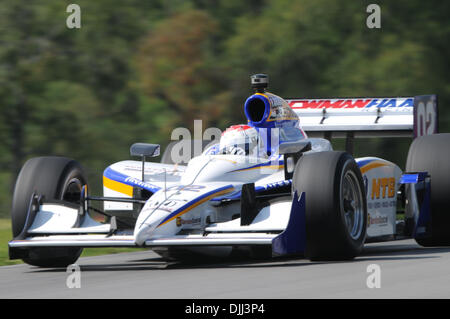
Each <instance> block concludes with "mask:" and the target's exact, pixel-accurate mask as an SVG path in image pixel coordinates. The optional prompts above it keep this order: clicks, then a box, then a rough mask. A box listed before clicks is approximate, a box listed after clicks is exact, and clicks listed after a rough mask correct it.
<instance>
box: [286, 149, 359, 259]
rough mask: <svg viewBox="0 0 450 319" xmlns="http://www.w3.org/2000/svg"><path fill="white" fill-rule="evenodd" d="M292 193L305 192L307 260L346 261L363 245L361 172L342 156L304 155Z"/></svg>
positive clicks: (352, 160) (331, 152) (348, 156)
mask: <svg viewBox="0 0 450 319" xmlns="http://www.w3.org/2000/svg"><path fill="white" fill-rule="evenodd" d="M292 181H293V191H296V192H297V194H298V196H300V194H301V193H302V192H305V204H306V209H305V212H306V251H305V256H306V257H308V258H309V259H310V260H347V259H352V258H354V257H355V256H357V255H358V254H359V253H360V252H361V250H362V248H363V245H364V240H365V237H366V226H367V204H366V202H367V201H366V194H365V191H364V183H363V179H362V176H361V171H360V169H359V167H358V165H357V164H356V162H355V160H354V159H353V157H352V156H351V155H350V154H348V153H345V152H335V151H330V152H318V153H310V154H305V155H303V156H302V157H300V159H299V161H298V162H297V164H296V167H295V171H294V176H293V179H292Z"/></svg>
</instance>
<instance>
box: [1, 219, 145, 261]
mask: <svg viewBox="0 0 450 319" xmlns="http://www.w3.org/2000/svg"><path fill="white" fill-rule="evenodd" d="M11 238H12V232H11V220H10V219H7V218H0V266H6V265H16V264H21V263H23V261H22V260H20V259H15V260H9V256H8V242H9V241H10V240H11ZM145 250H148V249H145V248H103V247H102V248H85V249H83V253H82V254H81V257H88V256H99V255H108V254H118V253H124V252H132V251H145Z"/></svg>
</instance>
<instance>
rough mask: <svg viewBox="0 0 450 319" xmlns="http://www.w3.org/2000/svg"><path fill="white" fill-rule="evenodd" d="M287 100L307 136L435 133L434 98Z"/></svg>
mask: <svg viewBox="0 0 450 319" xmlns="http://www.w3.org/2000/svg"><path fill="white" fill-rule="evenodd" d="M286 101H287V102H288V103H289V105H290V106H291V108H292V109H293V110H294V111H295V112H296V113H297V115H298V116H299V117H300V125H301V126H302V129H303V130H304V131H306V133H307V134H308V136H309V137H325V138H328V139H330V138H332V137H349V135H350V136H351V137H418V136H422V135H429V134H435V133H437V132H438V108H437V96H436V95H421V96H414V97H392V98H333V99H286Z"/></svg>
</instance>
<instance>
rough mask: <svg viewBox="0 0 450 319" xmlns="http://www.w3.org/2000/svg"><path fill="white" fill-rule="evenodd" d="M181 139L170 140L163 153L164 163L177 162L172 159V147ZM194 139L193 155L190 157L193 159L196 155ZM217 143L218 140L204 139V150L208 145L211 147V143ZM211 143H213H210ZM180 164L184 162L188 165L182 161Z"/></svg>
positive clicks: (192, 145)
mask: <svg viewBox="0 0 450 319" xmlns="http://www.w3.org/2000/svg"><path fill="white" fill-rule="evenodd" d="M179 142H180V141H173V142H170V143H169V144H168V145H167V147H166V149H165V150H164V153H163V155H162V157H161V163H163V164H175V162H174V161H173V159H172V155H171V153H172V149H173V147H174V146H175V145H176V144H177V143H179ZM194 142H195V141H194V140H191V156H190V158H189V159H191V158H192V157H194V156H193V155H194ZM215 143H217V141H209V140H202V152H203V151H204V150H205V149H206V148H207V147H209V146H211V145H213V144H215ZM210 144H211V145H210ZM178 164H183V165H186V164H187V162H182V163H178Z"/></svg>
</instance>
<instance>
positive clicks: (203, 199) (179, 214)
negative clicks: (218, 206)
mask: <svg viewBox="0 0 450 319" xmlns="http://www.w3.org/2000/svg"><path fill="white" fill-rule="evenodd" d="M233 189H234V187H232V188H228V189H224V190H222V191H220V192H217V193H214V194H211V195H209V196H207V197H205V198H202V199H201V200H199V201H198V202H195V203H194V204H192V205H191V206H189V207H186V208H185V209H183V210H182V211H181V212H179V213H178V214H176V215H175V216H173V217H172V218H170V219H168V220H166V221H165V222H164V223H162V224H161V225H159V226H158V227H160V226H162V225H164V224H167V223H168V222H170V221H172V220H174V219H175V218H177V217H179V216H181V215H183V214H185V213H187V212H188V211H190V210H191V209H194V208H195V207H197V206H198V205H201V204H203V203H204V202H206V201H208V200H210V199H211V198H213V197H216V196H220V195H223V194H227V193H229V192H231V191H233Z"/></svg>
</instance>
